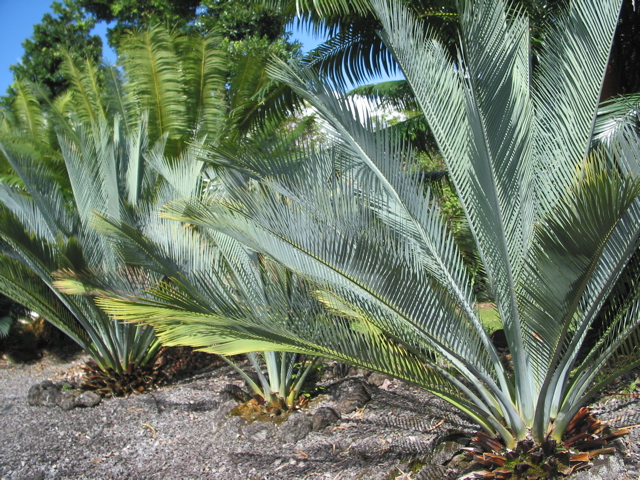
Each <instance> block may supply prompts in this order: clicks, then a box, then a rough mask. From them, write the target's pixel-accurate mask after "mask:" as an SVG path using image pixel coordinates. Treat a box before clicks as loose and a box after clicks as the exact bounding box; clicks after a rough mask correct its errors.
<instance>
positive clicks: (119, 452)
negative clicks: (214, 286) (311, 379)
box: [0, 356, 640, 480]
mask: <svg viewBox="0 0 640 480" xmlns="http://www.w3.org/2000/svg"><path fill="white" fill-rule="evenodd" d="M84 360H85V358H82V357H77V358H75V359H74V360H72V361H66V362H65V361H60V360H57V359H56V358H55V357H51V356H47V357H45V358H44V359H43V360H41V361H40V362H38V363H35V364H29V365H24V364H23V365H14V364H10V363H8V362H6V361H5V360H0V478H2V479H12V480H13V479H21V480H35V479H107V478H117V479H151V478H163V479H200V478H202V479H224V480H226V479H229V480H236V479H238V480H263V479H264V480H271V479H284V480H288V479H291V480H293V479H295V480H298V479H333V480H338V479H347V478H359V479H367V480H368V479H372V480H373V479H380V480H382V479H391V478H404V479H409V478H416V479H422V480H425V479H429V478H436V479H439V478H455V476H456V475H455V473H454V471H452V470H451V469H449V470H447V467H446V466H443V465H442V464H443V463H445V462H446V461H448V460H449V459H450V458H451V456H452V455H453V453H455V450H456V449H457V448H458V447H459V446H460V445H459V444H457V443H456V441H460V438H461V437H462V436H464V435H468V434H470V433H472V432H474V431H475V430H476V427H474V425H473V424H472V423H471V422H469V421H468V420H467V419H465V418H464V417H462V416H459V415H457V414H456V413H452V410H451V408H450V407H448V406H447V405H446V404H444V403H443V402H441V401H440V400H438V399H436V398H435V397H433V396H431V395H429V394H427V393H425V392H423V391H420V390H418V389H415V388H412V387H408V386H406V385H403V384H401V383H399V382H397V381H393V382H391V383H390V384H389V382H385V384H384V385H383V387H384V388H385V389H383V388H378V387H375V386H373V385H371V384H369V383H366V382H365V381H364V380H362V379H359V378H355V379H354V378H351V379H346V380H344V381H342V382H337V383H335V384H333V385H332V386H330V385H327V390H326V392H327V393H325V394H323V395H321V396H320V397H318V398H317V399H316V400H314V401H313V402H311V404H310V406H309V408H308V409H307V410H306V411H305V412H303V413H295V414H293V415H291V416H290V417H289V419H288V420H287V421H286V422H285V423H283V424H282V425H274V424H272V423H271V422H254V423H253V424H248V423H247V422H246V421H245V420H243V419H241V418H240V417H228V416H226V412H227V411H228V410H229V408H230V405H231V406H233V403H232V402H230V401H229V398H228V394H225V393H222V394H221V392H223V390H224V388H225V386H226V385H227V384H229V383H235V384H237V385H241V382H239V381H238V380H237V379H236V377H235V375H234V374H233V373H232V371H231V370H230V368H229V367H226V366H225V367H219V368H217V369H215V370H212V371H209V372H206V373H200V374H197V375H195V376H194V377H192V378H190V379H187V380H183V381H181V382H177V383H175V384H173V385H169V386H165V387H162V388H160V389H158V390H156V391H154V392H152V393H148V394H144V395H135V396H131V397H128V398H112V399H106V400H104V401H103V402H102V403H101V404H100V405H98V406H97V407H94V408H84V409H74V410H71V411H66V412H65V411H63V410H61V409H60V408H58V407H32V406H29V405H28V403H27V392H28V390H29V388H30V387H31V386H32V385H34V384H36V383H39V382H42V381H44V380H46V379H50V380H53V381H56V380H60V379H63V378H67V379H68V378H72V379H73V377H74V376H77V375H78V374H79V365H81V364H82V363H83V361H84ZM357 385H361V386H363V387H365V389H366V391H367V392H368V393H369V395H370V396H371V400H370V401H369V402H368V403H367V404H366V405H365V406H364V407H363V408H359V409H356V410H355V411H354V412H352V413H348V414H343V415H342V418H341V419H340V420H338V421H336V422H335V423H333V424H331V425H329V426H327V427H326V428H324V429H322V430H320V431H314V432H311V433H309V434H308V435H307V436H305V437H304V438H301V439H300V438H296V436H300V435H298V434H299V432H300V431H303V430H304V429H305V428H307V429H308V428H310V427H309V425H310V421H311V420H310V418H311V414H312V413H313V412H314V411H316V410H317V409H318V408H320V407H332V408H337V400H339V399H340V398H342V397H340V395H339V393H340V392H343V393H344V392H348V391H350V390H353V389H354V386H357ZM357 388H362V387H357ZM595 411H596V412H597V413H598V414H599V415H600V418H601V419H605V420H609V421H611V422H612V424H614V425H616V426H622V425H638V424H640V399H639V398H638V397H637V396H616V397H606V398H603V399H601V400H600V402H599V403H598V404H597V405H596V408H595ZM639 434H640V428H633V429H632V430H631V434H630V435H629V436H627V437H626V438H625V439H624V441H623V442H622V444H623V445H622V450H623V452H622V454H620V455H618V456H617V457H616V462H617V464H616V465H617V469H613V470H614V473H610V471H611V469H608V470H607V469H606V468H604V469H603V468H600V470H598V468H597V467H598V465H596V468H593V469H592V471H591V473H589V474H587V475H585V474H582V476H581V477H580V478H581V479H584V478H594V479H595V478H616V479H617V480H623V479H625V478H627V479H632V478H640V474H639V473H638V472H640V468H639V465H640V439H639V438H638V437H639V436H640V435H639ZM606 461H608V460H606ZM597 463H598V462H596V464H597ZM423 465H425V466H424V467H422V466H423ZM605 470H606V471H607V472H609V473H605ZM598 471H599V472H600V473H598Z"/></svg>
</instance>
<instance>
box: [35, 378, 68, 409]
mask: <svg viewBox="0 0 640 480" xmlns="http://www.w3.org/2000/svg"><path fill="white" fill-rule="evenodd" d="M61 395H62V393H61V391H60V387H58V386H57V385H56V384H55V383H53V382H51V381H49V380H45V381H44V382H42V383H38V384H36V385H33V386H32V387H31V388H30V389H29V393H28V394H27V399H28V401H29V405H31V406H34V407H41V406H45V407H52V406H54V405H57V404H58V401H59V398H60V396H61Z"/></svg>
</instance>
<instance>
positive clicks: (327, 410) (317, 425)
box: [311, 407, 340, 432]
mask: <svg viewBox="0 0 640 480" xmlns="http://www.w3.org/2000/svg"><path fill="white" fill-rule="evenodd" d="M311 420H312V422H313V423H312V427H311V429H312V430H313V431H314V432H319V431H320V430H322V429H324V428H326V427H328V426H329V425H331V424H332V423H335V422H337V421H338V420H340V414H339V413H338V412H336V411H335V410H334V409H333V408H331V407H320V408H318V409H317V410H316V411H315V413H314V414H313V417H312V418H311Z"/></svg>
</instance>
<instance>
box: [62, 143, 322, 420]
mask: <svg viewBox="0 0 640 480" xmlns="http://www.w3.org/2000/svg"><path fill="white" fill-rule="evenodd" d="M200 148H201V147H199V146H198V144H197V143H194V145H193V146H192V147H191V148H190V149H189V150H188V151H187V152H185V154H184V155H183V156H182V157H181V158H180V159H178V160H174V159H169V158H167V157H164V156H163V155H161V152H160V151H156V152H155V153H154V154H151V155H149V156H148V157H147V161H148V162H149V168H151V169H153V170H154V171H155V172H157V173H158V174H159V175H160V176H161V178H162V181H163V188H162V189H161V194H160V195H157V196H156V199H155V202H156V203H155V204H156V208H140V206H138V207H137V208H132V209H130V210H129V214H128V215H127V216H126V217H123V216H120V217H118V216H112V215H110V214H109V213H105V214H103V215H101V216H100V217H96V219H95V220H94V222H93V226H94V227H95V228H96V229H97V231H98V232H99V233H100V234H101V235H102V236H103V237H104V238H106V239H108V240H109V243H110V244H111V246H112V248H113V249H114V250H115V251H116V252H117V255H118V257H119V258H121V259H122V260H123V261H124V262H125V263H126V265H127V268H128V269H129V270H130V272H136V273H135V274H132V276H133V277H134V278H147V279H148V282H146V284H145V285H141V287H144V289H142V288H141V289H140V291H138V292H134V291H132V290H131V289H129V290H127V289H124V290H123V284H122V280H121V279H120V275H121V273H120V272H109V271H104V270H103V271H99V270H98V269H97V268H95V267H94V268H86V269H78V270H73V271H71V270H68V269H67V270H65V271H63V272H59V274H58V277H59V278H58V280H57V281H56V283H55V284H56V286H57V287H58V288H60V290H61V291H63V292H65V293H68V294H77V295H81V294H84V295H86V294H90V295H99V296H102V297H114V296H118V297H120V298H126V299H135V300H133V301H135V302H136V308H137V310H138V311H139V312H146V313H145V314H143V315H144V316H145V318H146V320H147V323H148V324H149V325H153V326H154V327H155V330H156V332H157V335H158V339H159V341H160V342H161V343H162V344H163V345H165V346H189V347H194V348H197V349H198V350H199V351H203V352H208V353H214V354H219V355H221V356H222V358H223V359H224V360H225V361H227V362H228V363H229V364H230V365H231V366H232V367H233V368H234V369H235V370H236V371H237V372H238V373H239V374H240V375H241V376H242V378H243V379H244V380H245V381H246V383H247V385H248V387H249V389H250V390H251V392H252V394H253V396H254V398H255V399H256V400H258V403H259V404H260V405H263V406H266V407H273V408H277V409H283V410H291V409H293V408H295V407H296V406H297V405H298V401H299V400H300V398H299V396H300V394H301V391H302V387H303V385H304V383H305V381H306V380H307V379H308V376H309V374H310V373H311V372H313V370H314V366H315V365H317V361H318V358H315V357H307V356H305V355H304V353H306V351H304V350H301V349H294V350H295V351H293V352H289V351H283V350H282V349H281V348H279V345H275V347H276V348H274V349H273V350H270V348H271V347H274V343H273V342H272V341H269V340H265V339H264V338H263V337H264V333H261V331H260V329H259V328H256V327H254V326H253V324H255V323H259V322H263V323H266V324H268V325H271V324H272V323H275V324H285V325H286V324H288V323H290V322H291V321H293V320H292V319H293V318H299V319H301V320H303V319H310V318H313V317H314V316H318V315H319V316H326V314H325V312H324V310H323V308H322V306H321V305H320V303H319V302H318V301H317V300H316V299H314V298H313V297H312V296H311V295H310V294H309V292H308V291H307V286H306V283H305V282H304V281H302V280H301V279H300V278H299V277H298V276H297V275H294V274H292V273H291V272H290V271H288V270H287V269H285V268H283V267H282V266H281V265H279V264H276V263H274V262H273V261H269V260H268V259H267V258H265V257H264V256H262V255H257V254H255V253H251V252H249V251H247V249H246V248H245V247H244V246H242V245H241V244H240V243H239V242H237V241H236V240H234V239H233V238H231V237H229V236H227V235H224V234H222V233H219V232H208V231H206V230H205V231H203V230H201V229H194V228H191V227H185V226H183V225H181V224H179V223H177V222H173V221H170V220H166V219H163V218H160V217H159V216H158V215H157V210H158V209H159V208H160V207H161V206H162V205H163V204H164V203H166V202H169V201H171V200H175V199H176V198H189V197H191V196H199V195H201V194H202V192H203V186H202V185H203V183H204V184H206V185H207V189H208V190H209V192H210V193H212V194H213V192H214V191H216V190H218V191H217V192H216V195H221V194H223V193H224V192H220V191H219V190H220V186H219V185H218V183H219V182H218V181H217V180H216V179H215V178H208V176H207V172H206V171H205V172H200V170H201V169H202V163H201V162H200V161H199V158H198V152H199V149H200ZM203 180H205V181H204V182H203ZM149 273H151V274H152V275H151V276H148V274H149ZM97 302H98V304H100V303H101V302H102V300H101V299H98V300H97ZM174 302H178V304H177V305H178V308H179V309H183V310H184V312H185V314H186V315H187V316H188V318H189V319H192V320H194V321H188V322H184V321H183V320H182V319H181V318H180V314H179V313H178V314H176V312H175V311H174V310H173V306H174ZM165 311H166V313H164V312H165ZM194 311H197V312H198V313H197V317H198V318H197V319H193V318H192V314H193V312H194ZM228 324H230V325H232V328H231V333H233V329H234V328H240V329H243V330H245V332H246V333H247V335H248V337H247V338H244V339H241V340H238V341H236V339H235V338H233V337H229V328H228V326H227V325H228ZM238 353H246V354H247V358H248V360H249V363H250V364H251V367H252V368H253V370H254V371H255V374H256V375H255V376H252V375H250V374H249V373H248V371H245V370H243V368H241V367H240V366H239V364H238V363H237V362H236V361H235V360H234V359H232V358H230V357H231V356H233V355H236V354H238Z"/></svg>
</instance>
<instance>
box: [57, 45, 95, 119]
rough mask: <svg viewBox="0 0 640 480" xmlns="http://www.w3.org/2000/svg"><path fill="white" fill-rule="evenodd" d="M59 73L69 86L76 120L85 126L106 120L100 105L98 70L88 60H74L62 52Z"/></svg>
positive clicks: (68, 54)
mask: <svg viewBox="0 0 640 480" xmlns="http://www.w3.org/2000/svg"><path fill="white" fill-rule="evenodd" d="M63 55H64V60H63V62H62V64H61V71H62V74H63V75H64V76H65V78H66V79H67V80H68V81H69V83H70V84H71V88H70V91H71V92H72V102H73V110H74V113H75V115H76V116H77V119H78V120H80V121H81V122H82V123H84V124H86V125H91V124H98V123H99V122H101V121H102V122H104V121H105V120H106V112H105V110H104V107H103V105H102V99H101V97H102V91H103V88H102V86H101V85H100V78H99V76H98V69H97V68H96V66H95V65H93V63H92V62H91V60H90V59H88V58H86V59H78V58H74V57H73V56H72V55H71V54H70V53H69V52H63Z"/></svg>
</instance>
